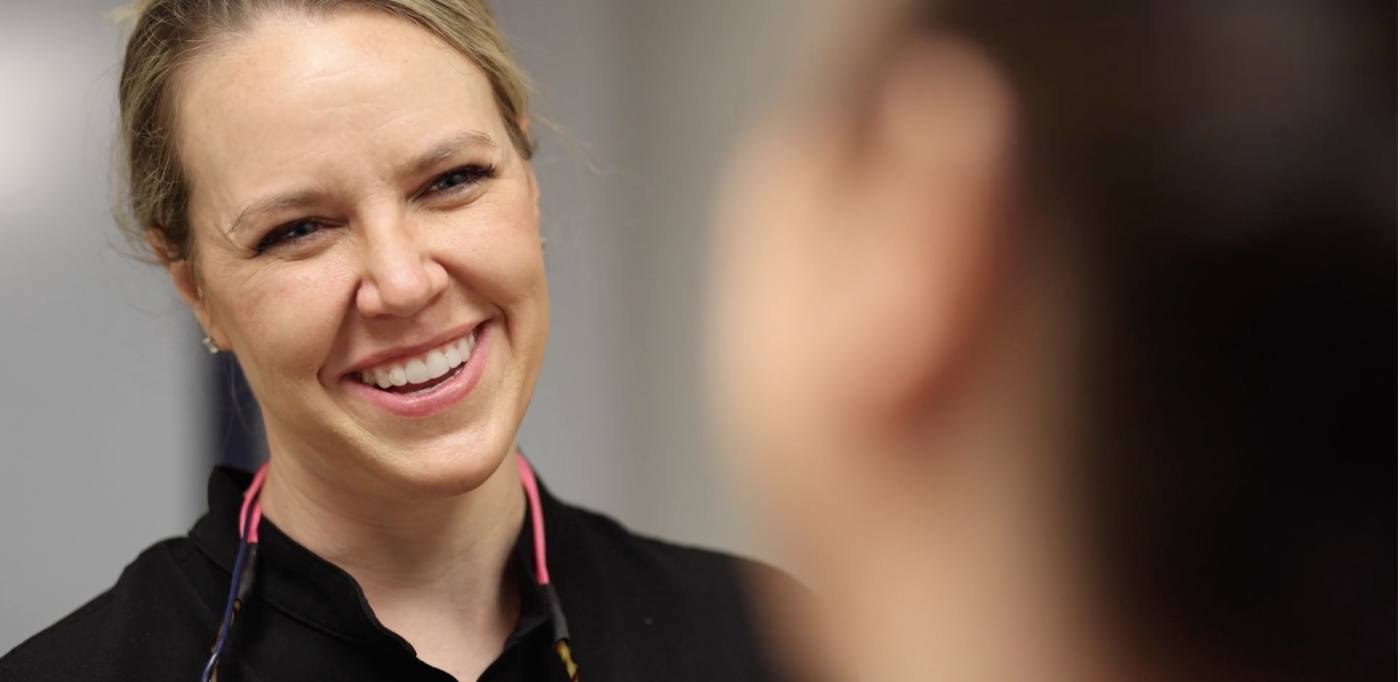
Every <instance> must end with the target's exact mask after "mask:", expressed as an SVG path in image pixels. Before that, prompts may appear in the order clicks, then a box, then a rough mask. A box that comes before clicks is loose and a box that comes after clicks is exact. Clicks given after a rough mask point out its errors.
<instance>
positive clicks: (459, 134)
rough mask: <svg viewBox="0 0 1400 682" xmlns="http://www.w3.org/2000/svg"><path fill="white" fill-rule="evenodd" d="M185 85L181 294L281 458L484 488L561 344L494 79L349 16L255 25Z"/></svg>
mask: <svg viewBox="0 0 1400 682" xmlns="http://www.w3.org/2000/svg"><path fill="white" fill-rule="evenodd" d="M176 85H177V88H176V92H177V93H178V100H177V102H176V111H177V112H178V114H177V115H178V128H179V142H180V156H181V161H182V162H183V165H184V170H185V172H186V174H187V177H188V178H189V182H190V194H189V214H190V219H191V223H192V225H193V232H194V237H193V239H194V254H195V256H194V258H193V263H194V271H193V275H192V276H185V277H183V278H182V276H181V273H180V272H179V271H178V269H177V271H176V272H175V279H176V281H177V284H178V283H180V282H182V281H184V282H185V284H184V285H182V286H181V288H182V292H183V293H185V294H186V296H187V298H188V299H189V300H191V303H192V305H193V306H194V308H195V311H196V313H197V315H198V316H199V317H200V319H201V322H202V323H203V324H204V326H205V329H206V330H207V331H208V332H209V334H210V335H211V336H212V337H213V338H214V340H215V342H217V343H218V344H219V345H220V346H222V347H224V348H228V349H231V350H232V351H233V352H234V353H235V354H236V355H237V357H238V360H239V362H240V364H241V365H242V367H243V369H244V371H245V373H246V374H247V376H248V380H249V383H250V384H251V386H252V388H253V391H254V393H255V394H256V395H257V397H258V400H259V402H260V404H261V406H262V410H263V414H264V418H265V421H266V425H267V431H268V437H269V442H270V445H271V448H272V452H273V454H274V456H275V457H278V458H283V459H284V460H290V461H291V462H292V463H293V464H294V465H296V466H298V467H300V468H303V469H306V470H309V471H312V472H314V473H315V474H316V475H318V476H321V477H323V478H328V479H330V480H338V481H350V482H356V483H359V484H361V485H369V486H378V487H380V489H381V490H395V491H397V492H399V493H403V492H405V491H407V492H409V493H410V494H411V493H412V492H413V491H415V490H418V491H422V490H436V491H437V492H440V493H444V494H452V493H458V492H462V491H465V490H470V489H473V488H474V487H476V486H477V485H479V484H480V483H481V482H482V481H484V480H485V478H486V477H488V476H489V475H490V474H491V472H493V471H494V470H495V469H496V468H497V466H498V465H499V464H500V462H501V460H502V458H503V457H505V456H506V455H507V454H509V452H510V451H511V450H512V448H513V447H514V442H515V434H516V430H517V428H518V427H519V425H520V422H521V419H522V418H523V416H524V413H525V409H526V406H527V404H528V403H529V400H530V395H531V391H532V390H533V387H534V383H535V378H536V376H537V374H538V372H539V367H540V361H541V356H542V354H543V352H544V347H545V337H546V333H547V330H548V298H547V292H546V287H545V274H544V265H543V259H542V254H541V250H540V240H539V234H538V217H539V216H538V210H537V195H538V191H537V187H536V184H535V179H534V175H533V171H532V170H531V168H530V166H529V164H528V162H527V161H526V160H525V159H524V158H522V156H521V155H520V153H519V151H518V150H517V149H515V148H514V147H513V146H512V144H511V140H510V137H509V135H508V134H507V131H506V126H505V124H504V122H503V120H502V118H501V115H500V113H499V111H498V109H497V107H496V104H495V101H494V99H493V96H492V89H491V86H490V84H489V82H488V81H487V79H486V77H485V75H484V74H483V72H482V71H481V70H480V69H479V68H478V67H477V66H476V65H475V64H473V63H472V62H471V61H470V60H469V59H468V58H466V57H464V56H463V55H462V54H461V53H459V52H457V51H455V50H454V49H452V48H451V47H449V46H448V45H446V44H445V43H443V42H441V41H440V40H438V39H437V38H436V37H434V36H433V35H431V34H429V33H428V32H426V31H424V30H422V29H420V28H418V27H415V26H413V25H412V24H410V23H408V22H405V21H401V20H399V19H396V18H392V17H390V16H388V15H384V14H379V13H375V12H371V11H343V12H337V13H334V14H331V15H329V16H323V17H314V18H313V17H305V16H299V15H271V16H267V17H262V18H260V19H258V20H256V21H255V22H254V23H253V24H252V26H251V27H249V29H248V30H246V31H243V32H240V33H238V34H236V35H234V36H232V37H229V38H227V39H226V40H224V41H223V42H221V43H218V44H217V45H215V46H213V47H212V49H211V50H209V51H208V52H206V53H205V54H204V55H203V56H202V57H201V58H199V59H198V60H196V61H195V62H194V63H192V64H190V65H189V66H188V67H187V68H186V70H185V71H184V72H183V73H182V74H181V77H180V79H179V81H178V83H177V84H176ZM396 384H398V385H396ZM384 386H387V387H388V388H384Z"/></svg>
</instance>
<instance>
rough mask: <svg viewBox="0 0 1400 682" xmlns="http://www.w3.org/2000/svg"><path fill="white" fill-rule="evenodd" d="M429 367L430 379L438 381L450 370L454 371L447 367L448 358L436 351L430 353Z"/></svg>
mask: <svg viewBox="0 0 1400 682" xmlns="http://www.w3.org/2000/svg"><path fill="white" fill-rule="evenodd" d="M427 365H428V378H429V379H436V378H438V377H440V376H442V375H444V374H447V372H448V370H450V369H452V368H451V367H448V366H447V356H446V355H443V354H442V352H440V351H435V350H434V351H428V362H427Z"/></svg>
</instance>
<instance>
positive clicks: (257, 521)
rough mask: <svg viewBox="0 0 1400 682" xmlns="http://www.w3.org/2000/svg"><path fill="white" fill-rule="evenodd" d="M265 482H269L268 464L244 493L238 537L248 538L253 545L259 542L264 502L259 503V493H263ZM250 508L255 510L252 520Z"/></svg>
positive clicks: (256, 475) (259, 471)
mask: <svg viewBox="0 0 1400 682" xmlns="http://www.w3.org/2000/svg"><path fill="white" fill-rule="evenodd" d="M265 480H267V462H264V463H263V465H262V466H261V467H259V468H258V473H256V474H253V482H252V483H251V484H249V485H248V490H247V491H246V492H244V493H243V508H242V509H241V510H239V512H238V537H241V538H246V539H247V540H248V542H249V543H251V544H257V542H258V526H259V525H261V522H262V502H259V501H258V493H259V492H260V491H262V486H263V481H265ZM249 506H251V507H252V508H253V515H252V517H251V518H250V517H249V516H248V507H249ZM245 524H246V526H245ZM245 530H246V534H245Z"/></svg>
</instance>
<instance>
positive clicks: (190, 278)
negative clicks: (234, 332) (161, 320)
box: [146, 228, 229, 348]
mask: <svg viewBox="0 0 1400 682" xmlns="http://www.w3.org/2000/svg"><path fill="white" fill-rule="evenodd" d="M146 243H147V244H148V245H149V246H150V248H151V252H152V253H154V254H156V257H157V258H159V259H160V262H161V265H163V266H164V267H165V271H166V272H167V273H169V275H170V283H171V284H172V285H174V287H175V291H176V292H177V293H179V294H180V298H181V299H183V300H184V301H185V304H186V305H188V306H189V307H190V310H191V311H192V312H194V316H195V318H196V319H197V320H199V326H200V327H201V328H203V329H204V333H205V334H206V335H208V336H209V338H210V340H212V341H213V342H214V343H215V345H217V346H218V347H220V348H228V347H229V346H228V343H226V342H225V341H224V339H222V338H221V337H220V335H219V333H218V330H216V329H214V327H213V326H212V324H211V320H210V317H209V306H208V304H207V303H206V301H205V299H204V294H203V291H202V290H201V289H200V287H199V282H198V280H197V278H196V277H195V272H194V265H193V263H191V262H190V259H189V258H176V257H174V256H173V254H174V253H175V251H174V250H173V249H172V248H171V247H170V245H169V244H167V243H166V241H165V236H164V235H163V234H162V233H161V232H160V230H158V229H156V228H151V229H148V230H146Z"/></svg>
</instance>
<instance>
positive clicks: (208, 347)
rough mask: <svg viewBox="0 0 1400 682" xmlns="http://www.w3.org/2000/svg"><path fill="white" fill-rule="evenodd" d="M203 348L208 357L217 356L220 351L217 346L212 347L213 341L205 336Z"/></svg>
mask: <svg viewBox="0 0 1400 682" xmlns="http://www.w3.org/2000/svg"><path fill="white" fill-rule="evenodd" d="M204 348H205V350H207V351H209V354H210V355H218V354H219V351H220V350H221V349H220V348H219V347H218V346H216V345H214V340H213V339H211V338H209V337H207V336H206V337H204Z"/></svg>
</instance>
